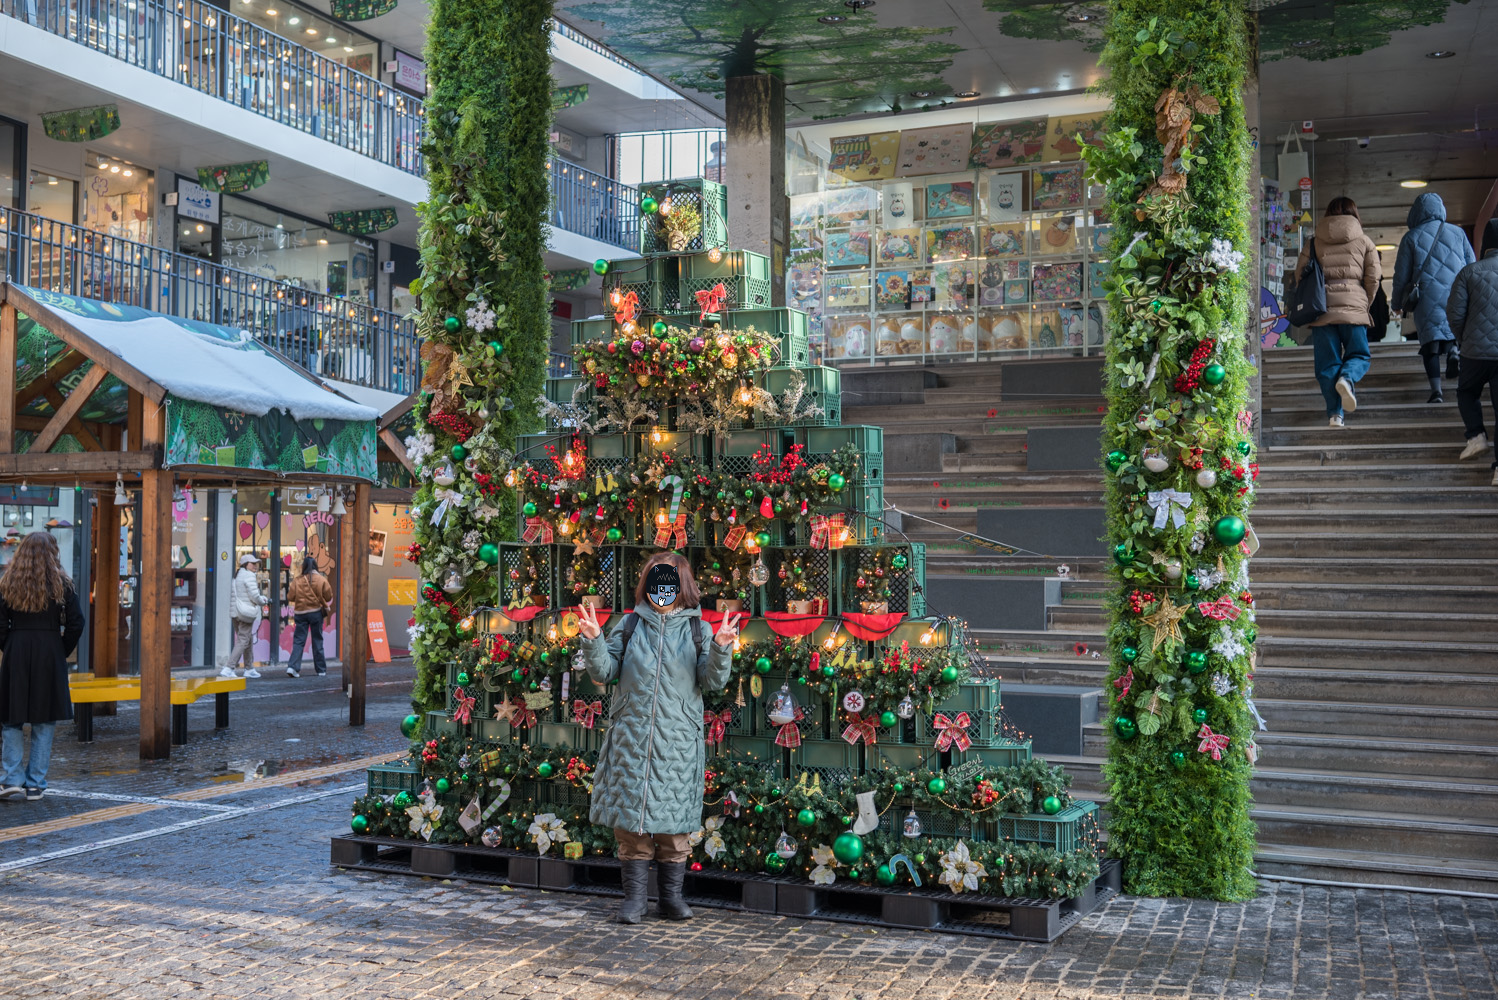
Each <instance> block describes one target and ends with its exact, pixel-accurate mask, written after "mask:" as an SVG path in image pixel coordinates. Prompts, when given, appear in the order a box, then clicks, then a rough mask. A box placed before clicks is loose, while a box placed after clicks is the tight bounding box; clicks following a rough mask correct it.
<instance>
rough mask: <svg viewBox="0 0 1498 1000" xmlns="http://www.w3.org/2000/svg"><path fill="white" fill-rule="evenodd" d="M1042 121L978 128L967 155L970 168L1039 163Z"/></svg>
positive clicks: (1042, 138)
mask: <svg viewBox="0 0 1498 1000" xmlns="http://www.w3.org/2000/svg"><path fill="white" fill-rule="evenodd" d="M1046 122H1047V119H1045V118H1024V119H1020V120H1018V121H1012V122H996V123H990V124H986V125H979V126H978V127H977V128H976V129H975V130H974V131H973V137H972V147H971V149H970V150H969V151H968V166H970V167H1012V166H1015V165H1016V164H1020V163H1040V162H1041V157H1042V156H1043V154H1044V151H1045V139H1046Z"/></svg>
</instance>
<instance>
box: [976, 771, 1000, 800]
mask: <svg viewBox="0 0 1498 1000" xmlns="http://www.w3.org/2000/svg"><path fill="white" fill-rule="evenodd" d="M997 801H999V790H998V789H997V788H995V787H993V782H991V781H989V780H988V779H987V778H984V779H983V780H982V781H980V782H978V787H977V789H976V790H975V791H974V792H973V805H975V806H991V805H993V804H994V803H995V802H997Z"/></svg>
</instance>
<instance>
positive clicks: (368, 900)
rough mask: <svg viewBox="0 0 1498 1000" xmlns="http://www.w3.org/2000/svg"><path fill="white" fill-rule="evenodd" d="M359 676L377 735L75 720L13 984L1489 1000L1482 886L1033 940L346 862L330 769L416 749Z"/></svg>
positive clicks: (387, 697)
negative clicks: (147, 751) (82, 726)
mask: <svg viewBox="0 0 1498 1000" xmlns="http://www.w3.org/2000/svg"><path fill="white" fill-rule="evenodd" d="M371 680H372V682H373V686H372V687H371V697H370V701H369V719H370V724H369V726H368V727H367V730H366V731H363V732H361V731H358V730H349V729H348V728H347V727H346V726H345V725H344V724H343V721H342V719H343V715H342V713H343V712H344V711H345V710H346V709H345V703H344V701H343V698H342V696H341V694H340V692H338V690H337V688H336V682H335V683H334V684H328V683H327V682H323V683H322V684H318V683H316V682H312V683H310V684H309V682H308V681H307V680H306V679H303V680H302V681H301V682H293V681H290V680H289V679H287V680H286V681H285V682H284V683H282V682H280V681H272V680H270V679H267V680H266V681H264V682H262V683H260V684H256V685H254V686H252V688H251V691H250V695H258V696H259V697H251V696H250V695H247V696H245V697H243V698H240V699H239V700H238V701H236V703H235V707H234V719H233V721H234V728H232V729H231V730H229V731H228V732H227V733H219V734H213V732H212V729H211V726H212V715H211V712H212V708H211V705H210V706H208V707H207V709H206V711H204V712H202V713H201V714H194V715H193V716H192V726H193V733H192V742H191V743H189V745H188V746H186V747H179V748H175V750H176V753H175V754H174V757H173V759H172V760H171V761H170V762H154V763H149V764H142V763H141V762H140V761H138V760H136V759H135V753H136V745H135V732H134V726H135V719H134V716H133V714H129V713H123V712H122V714H121V715H119V716H117V717H115V718H108V719H101V720H99V722H98V735H99V740H98V742H96V743H94V744H91V745H89V746H79V745H78V744H76V743H71V742H69V741H70V740H71V736H72V734H71V730H70V729H69V728H68V727H63V730H60V731H59V734H58V744H57V746H58V757H57V764H56V766H55V768H54V772H53V776H52V783H53V786H54V788H55V789H56V790H57V794H55V795H52V794H49V795H48V797H47V798H46V799H44V800H43V801H42V802H40V803H30V804H24V803H10V804H0V997H4V998H6V1000H9V998H12V997H17V998H19V997H88V998H95V997H109V998H136V997H140V998H146V997H149V998H152V1000H160V998H167V997H179V996H212V997H216V998H218V997H222V998H240V997H256V998H264V997H297V998H303V997H319V998H320V997H348V998H357V1000H384V998H391V1000H395V998H400V1000H407V998H414V997H457V996H463V997H528V998H538V1000H539V998H547V1000H551V998H576V1000H594V998H598V1000H602V998H606V997H607V998H615V997H623V998H651V1000H658V998H659V1000H664V998H701V1000H727V998H736V997H744V998H767V1000H792V998H795V1000H801V998H806V1000H906V998H910V1000H915V998H919V1000H943V998H957V997H961V998H965V1000H984V998H995V1000H997V998H1004V1000H1011V998H1023V1000H1038V998H1058V1000H1059V998H1072V1000H1084V998H1085V1000H1092V998H1096V997H1119V998H1131V1000H1132V998H1144V997H1233V998H1239V997H1241V998H1265V1000H1268V998H1285V1000H1289V998H1323V997H1326V998H1335V1000H1376V998H1416V997H1418V998H1431V1000H1437V998H1439V1000H1447V998H1474V1000H1475V998H1495V997H1498V988H1495V977H1494V973H1495V970H1498V904H1495V901H1494V900H1491V899H1478V898H1472V897H1454V896H1435V895H1428V894H1417V893H1402V892H1386V891H1378V890H1349V889H1333V888H1323V887H1314V886H1308V887H1302V886H1297V885H1292V884H1288V883H1273V882H1265V883H1263V885H1262V890H1263V891H1262V893H1261V895H1260V896H1259V898H1257V899H1255V900H1253V901H1252V902H1249V903H1246V904H1238V905H1228V904H1214V903H1203V902H1194V901H1184V900H1158V899H1137V898H1130V897H1124V898H1121V899H1116V900H1114V901H1112V902H1111V903H1109V904H1108V905H1107V906H1106V907H1104V908H1103V909H1101V910H1100V911H1098V912H1097V913H1094V914H1092V915H1091V916H1089V917H1087V918H1085V919H1084V920H1083V921H1082V922H1081V923H1080V924H1078V925H1077V926H1076V927H1075V928H1073V929H1072V930H1071V931H1069V932H1068V933H1067V934H1066V935H1065V936H1064V937H1063V938H1062V939H1061V940H1060V941H1058V942H1056V943H1054V944H1051V945H1037V944H1014V943H1009V942H1000V941H987V940H982V939H975V938H965V937H958V936H952V935H942V934H928V933H916V932H905V931H890V930H879V929H874V928H862V927H858V926H854V925H847V924H833V923H821V922H817V921H807V920H796V919H790V918H785V917H766V916H759V915H747V914H737V913H728V912H723V911H710V910H699V911H698V917H697V919H696V920H693V921H691V922H689V923H686V924H667V923H663V922H659V921H653V920H652V921H647V923H645V924H644V925H642V926H640V927H632V928H626V927H623V926H620V925H618V924H614V923H611V922H610V920H609V915H610V912H611V910H612V904H611V903H609V902H608V901H607V900H603V899H594V898H590V897H586V896H573V895H568V894H564V893H546V892H540V891H530V890H505V889H499V888H494V887H487V886H475V885H465V884H463V883H462V882H448V881H439V880H433V879H411V878H402V877H397V876H377V875H371V874H365V873H354V872H343V871H338V870H336V869H333V868H330V867H329V866H328V839H329V838H330V837H331V836H333V835H335V834H338V833H341V832H343V831H344V830H345V829H346V828H347V827H346V822H347V816H348V807H347V803H348V801H349V800H350V798H351V797H352V794H353V789H354V788H355V787H356V786H357V785H359V783H360V775H359V774H358V772H357V771H347V770H344V771H342V772H341V773H340V770H339V769H340V767H346V766H348V765H349V764H350V762H357V761H361V760H364V759H368V758H371V757H375V756H378V755H382V754H391V755H393V754H395V753H399V752H400V751H401V750H403V749H404V741H403V740H402V739H401V738H400V736H399V733H398V732H397V729H396V723H397V720H398V719H399V718H400V716H401V715H403V714H404V713H405V711H406V710H407V709H406V703H405V697H404V695H405V691H406V690H407V685H408V684H409V680H410V671H409V668H408V667H401V666H395V667H387V668H382V669H381V670H377V671H372V672H371ZM289 740H300V741H301V742H299V743H290V742H287V741H289ZM257 776H258V777H257ZM101 795H103V796H111V798H90V797H88V796H101ZM100 810H111V812H110V813H109V814H108V815H106V816H105V817H104V818H102V819H100V820H99V821H97V822H90V820H91V819H92V818H93V817H92V816H91V815H89V814H94V813H97V812H98V811H100ZM115 810H120V811H121V812H118V813H117V812H115ZM39 824H47V825H46V826H40V825H39ZM101 845H103V846H101ZM60 852H61V856H57V857H53V858H52V859H51V860H40V861H39V860H38V859H39V858H45V857H46V856H48V855H56V854H59V853H60ZM69 852H71V853H69Z"/></svg>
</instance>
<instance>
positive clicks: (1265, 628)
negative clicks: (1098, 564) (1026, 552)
mask: <svg viewBox="0 0 1498 1000" xmlns="http://www.w3.org/2000/svg"><path fill="white" fill-rule="evenodd" d="M1047 610H1048V618H1049V621H1050V624H1051V627H1053V628H1057V629H1062V630H1075V629H1088V628H1096V629H1098V630H1099V631H1101V630H1102V628H1103V626H1104V624H1105V622H1106V620H1107V619H1106V611H1105V610H1104V609H1103V608H1102V607H1100V606H1098V607H1090V606H1087V605H1083V604H1077V605H1071V604H1059V605H1052V606H1051V607H1050V608H1049V609H1047ZM1258 626H1259V634H1260V635H1263V636H1277V637H1288V636H1300V637H1305V638H1318V639H1327V638H1336V637H1345V638H1348V639H1372V638H1375V637H1384V636H1387V637H1389V638H1399V637H1404V636H1406V635H1412V634H1415V635H1418V634H1420V633H1421V632H1432V633H1434V634H1438V635H1450V636H1455V635H1460V636H1461V638H1462V639H1464V640H1466V641H1469V642H1491V643H1498V615H1492V614H1449V613H1437V612H1424V611H1379V612H1361V613H1359V612H1352V611H1343V612H1329V611H1287V610H1284V609H1279V608H1274V609H1271V608H1259V609H1258Z"/></svg>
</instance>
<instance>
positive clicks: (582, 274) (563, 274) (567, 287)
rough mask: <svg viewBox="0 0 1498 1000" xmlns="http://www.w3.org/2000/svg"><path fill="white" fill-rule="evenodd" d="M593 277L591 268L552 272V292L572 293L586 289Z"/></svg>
mask: <svg viewBox="0 0 1498 1000" xmlns="http://www.w3.org/2000/svg"><path fill="white" fill-rule="evenodd" d="M591 277H593V271H592V269H591V268H586V267H580V268H577V269H576V270H572V271H553V272H551V290H552V291H554V292H571V291H576V290H577V289H579V288H585V287H587V284H588V279H589V278H591Z"/></svg>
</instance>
